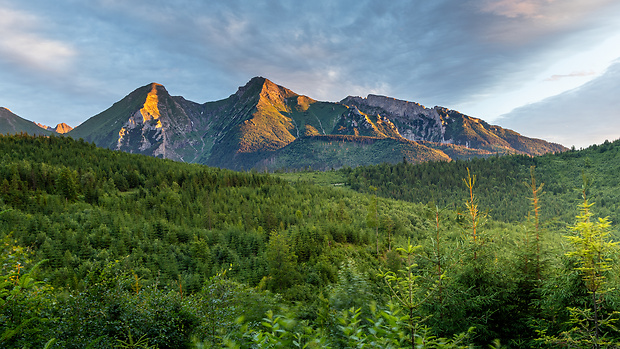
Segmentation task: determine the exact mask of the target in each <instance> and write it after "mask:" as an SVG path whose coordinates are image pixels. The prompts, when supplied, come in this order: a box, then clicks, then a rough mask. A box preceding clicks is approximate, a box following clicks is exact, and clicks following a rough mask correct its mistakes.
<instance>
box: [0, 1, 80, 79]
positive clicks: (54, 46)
mask: <svg viewBox="0 0 620 349" xmlns="http://www.w3.org/2000/svg"><path fill="white" fill-rule="evenodd" d="M0 18H2V21H0V60H4V61H10V62H12V63H13V64H15V65H17V66H22V67H25V68H28V69H32V68H34V69H37V70H41V71H47V72H59V71H61V70H63V69H64V68H66V67H67V66H68V64H69V63H71V61H72V60H73V58H74V57H75V56H76V54H77V52H76V50H75V49H74V48H73V47H72V46H71V45H69V44H67V43H65V42H62V41H59V40H54V39H50V38H47V37H45V35H44V34H43V33H42V32H44V31H45V27H46V24H45V21H44V20H43V19H42V18H40V17H37V16H35V15H32V14H29V13H26V12H22V11H16V10H11V9H7V8H0Z"/></svg>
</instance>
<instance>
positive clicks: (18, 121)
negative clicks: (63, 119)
mask: <svg viewBox="0 0 620 349" xmlns="http://www.w3.org/2000/svg"><path fill="white" fill-rule="evenodd" d="M17 133H27V134H29V135H33V136H35V135H43V136H45V135H50V134H52V132H51V131H49V130H47V129H44V128H42V127H39V126H38V125H37V124H35V123H34V122H32V121H28V120H26V119H24V118H21V117H19V116H17V115H15V114H14V113H13V112H12V111H10V110H9V109H7V108H3V107H0V134H5V135H8V134H17Z"/></svg>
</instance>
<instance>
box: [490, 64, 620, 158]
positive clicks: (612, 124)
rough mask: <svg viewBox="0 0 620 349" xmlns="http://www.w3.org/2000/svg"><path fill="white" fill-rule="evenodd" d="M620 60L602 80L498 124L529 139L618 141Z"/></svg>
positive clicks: (517, 112) (512, 114) (525, 109)
mask: <svg viewBox="0 0 620 349" xmlns="http://www.w3.org/2000/svg"><path fill="white" fill-rule="evenodd" d="M619 90H620V60H619V61H616V62H615V63H614V64H613V65H612V66H611V67H609V69H608V70H607V71H606V72H605V73H604V74H603V75H602V76H600V77H598V78H596V79H594V80H592V81H590V82H589V83H587V84H585V85H583V86H581V87H579V88H576V89H574V90H571V91H568V92H565V93H562V94H560V95H557V96H554V97H550V98H547V99H545V100H543V101H540V102H538V103H534V104H530V105H527V106H524V107H521V108H517V109H515V110H513V111H512V112H510V113H508V114H506V115H503V116H502V118H501V119H499V120H498V123H499V124H500V125H502V126H504V127H507V128H511V129H514V130H515V131H517V132H520V133H522V134H524V135H526V136H530V137H538V138H544V139H546V140H550V141H554V142H557V143H561V144H563V145H566V146H572V145H575V146H576V147H587V146H589V145H591V144H594V143H596V144H600V143H602V142H604V141H605V140H610V141H611V140H615V139H618V138H619V136H620V133H619V132H618V130H619V129H620V100H618V98H617V95H618V91H619Z"/></svg>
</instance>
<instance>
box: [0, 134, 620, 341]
mask: <svg viewBox="0 0 620 349" xmlns="http://www.w3.org/2000/svg"><path fill="white" fill-rule="evenodd" d="M617 146H618V145H617V144H616V143H613V144H609V145H607V146H606V147H608V148H606V150H605V151H602V152H599V153H598V154H601V155H600V156H601V157H605V159H607V160H606V166H610V167H613V166H616V165H615V164H616V163H617V160H616V157H615V155H614V154H616V152H617V151H616V150H617ZM591 151H593V150H592V149H588V150H586V152H591ZM597 151H598V150H597ZM0 154H1V155H0V157H1V158H2V159H1V160H2V161H1V162H0V238H1V239H2V240H1V241H0V242H1V245H0V249H2V254H1V260H0V262H1V263H0V265H1V268H2V269H1V274H0V275H1V277H0V319H2V321H0V346H1V347H8V348H22V347H26V348H43V347H47V348H84V347H90V348H111V347H120V348H146V347H157V348H186V347H196V348H205V347H206V348H209V347H241V348H251V347H258V348H277V347H282V348H291V347H306V348H310V347H320V348H324V347H331V348H350V347H359V348H374V347H382V348H383V347H384V348H401V347H405V348H406V347H426V348H458V347H467V346H476V347H488V346H489V345H493V346H494V347H499V346H500V345H501V346H502V347H509V348H519V347H522V348H529V347H558V346H560V347H561V346H566V347H605V346H611V345H614V343H616V342H617V341H618V339H619V334H618V333H617V332H616V331H615V328H614V326H613V325H614V322H615V320H616V319H617V311H618V310H619V309H618V304H619V301H620V298H619V297H618V296H619V295H618V292H617V291H616V290H617V288H618V287H617V286H618V282H619V280H618V273H617V272H616V270H617V266H616V262H617V253H616V249H617V247H616V245H615V243H614V242H613V239H612V235H611V234H612V233H613V231H614V228H613V227H612V226H610V223H609V221H608V220H606V219H602V220H598V219H597V218H596V216H600V215H598V214H594V213H596V212H598V210H599V209H600V207H601V205H600V204H598V203H597V204H596V205H594V206H593V204H592V202H593V201H592V200H591V197H594V198H595V199H596V200H597V201H598V199H599V198H600V194H598V193H603V192H604V190H603V189H601V188H604V187H601V185H600V183H601V182H600V181H597V182H595V183H594V184H591V183H588V180H587V178H588V177H587V176H586V181H585V182H584V183H583V185H582V184H581V183H579V182H575V185H573V186H571V187H570V188H568V189H567V191H570V198H571V199H570V200H566V201H562V196H557V197H556V196H554V200H553V201H552V202H549V201H546V200H548V197H549V196H552V195H555V191H554V190H553V188H555V186H558V185H560V186H563V185H566V186H570V185H569V184H565V182H564V179H563V177H560V178H559V179H558V180H557V181H556V182H553V181H552V177H553V172H552V171H551V170H549V171H545V174H544V175H543V174H541V171H540V168H542V167H544V166H542V165H541V166H540V167H537V168H535V169H534V168H532V167H531V166H530V165H531V163H530V162H528V161H529V160H531V159H528V158H523V157H512V158H506V160H502V159H504V158H494V159H489V160H486V161H479V160H475V161H469V162H463V163H453V164H436V165H431V164H428V165H416V166H413V165H408V164H400V165H394V166H395V167H381V166H378V167H370V168H361V169H356V170H344V171H345V172H344V173H345V175H346V178H348V182H349V184H350V187H351V188H352V189H356V190H361V191H368V192H369V193H367V194H364V193H356V192H354V191H352V190H343V189H342V188H340V187H337V188H333V187H330V186H317V185H314V184H312V183H309V182H307V181H303V180H295V181H291V182H288V181H286V180H283V179H280V178H279V177H274V176H270V175H266V174H258V173H252V172H249V173H239V172H233V171H227V170H220V169H213V168H207V167H204V166H198V165H188V164H182V163H175V162H172V161H167V160H161V159H154V158H149V157H145V156H135V155H131V154H126V153H120V152H113V151H109V150H104V149H99V148H96V147H95V146H93V145H92V144H88V143H85V142H82V141H73V140H71V139H68V138H57V137H49V138H33V137H30V136H23V135H22V136H19V135H18V136H2V137H0ZM569 154H574V158H575V159H582V155H581V154H582V153H581V152H574V153H569ZM587 154H590V153H587ZM589 157H590V159H591V160H590V168H591V169H593V170H596V169H598V168H599V166H602V165H599V163H598V161H599V158H598V155H597V156H593V154H591V155H589ZM543 159H547V158H543ZM571 159H572V158H571V157H568V156H567V155H563V154H562V155H557V156H556V157H553V156H549V157H548V160H544V161H549V163H553V164H555V166H557V168H560V167H562V166H567V167H570V168H571V169H572V168H575V167H576V168H579V167H578V166H581V165H575V164H579V162H576V163H574V164H573V165H572V167H571V164H570V162H571V161H572V160H571ZM501 161H507V162H508V163H514V164H515V165H514V169H515V172H513V173H514V174H515V176H516V175H518V177H515V178H514V180H515V182H518V183H519V184H518V186H519V189H515V190H514V191H504V188H505V187H507V186H508V185H505V186H504V185H495V187H496V189H497V190H496V191H493V190H491V189H488V185H489V184H488V182H491V183H509V182H507V181H506V180H504V181H500V180H499V179H495V178H496V177H494V176H491V175H490V174H491V173H493V171H494V170H496V169H498V168H501V167H498V164H500V163H501ZM532 161H539V160H538V158H536V159H534V160H532ZM541 161H542V160H541ZM564 163H566V164H564ZM386 166H387V165H386ZM425 166H426V167H425ZM433 166H438V168H441V169H442V170H441V171H438V172H437V176H439V177H440V178H444V177H441V176H442V175H441V173H445V174H452V175H453V176H454V178H455V179H454V182H455V184H454V190H451V189H450V190H443V189H444V187H442V188H441V190H439V189H437V190H436V191H434V192H435V193H437V194H436V195H435V196H434V197H433V198H434V200H433V202H432V203H430V204H429V203H428V202H429V201H431V200H422V202H424V204H421V203H413V202H407V201H403V200H396V199H392V198H386V197H381V195H385V196H387V195H386V194H385V190H386V189H385V188H384V187H382V186H380V185H377V186H376V187H378V189H376V190H375V188H372V187H370V184H375V182H370V181H371V180H374V179H373V177H372V176H370V175H368V176H366V177H364V176H363V175H361V174H363V173H371V172H372V171H374V172H372V173H379V178H381V177H380V176H381V175H383V176H384V180H383V181H381V180H380V179H379V180H377V182H376V183H378V184H381V183H384V182H385V179H386V174H385V173H382V172H381V171H382V169H385V168H389V169H390V171H397V172H398V171H401V173H402V174H401V175H398V176H393V177H389V178H390V181H389V182H387V183H391V184H388V185H387V188H392V190H393V192H394V193H397V192H399V191H400V192H405V191H406V190H413V189H412V187H411V185H410V184H408V183H406V182H403V183H402V184H399V183H396V182H395V180H396V178H403V179H405V178H410V177H409V176H407V175H404V174H406V173H416V171H423V170H424V169H430V168H432V167H433ZM441 166H445V167H441ZM450 166H452V167H450ZM487 166H488V168H487ZM618 166H620V163H619V164H618ZM489 168H490V169H489ZM548 168H552V167H548ZM468 169H469V170H468ZM517 169H518V170H517ZM364 171H367V172H364ZM500 173H501V172H500ZM554 173H555V174H556V175H558V176H566V174H565V173H564V172H562V171H560V170H558V171H556V172H554ZM487 174H488V175H487ZM499 177H502V178H507V177H508V176H499ZM576 177H577V179H575V181H578V180H579V179H580V178H582V177H581V176H580V175H579V174H577V175H576ZM356 178H357V179H359V178H366V181H367V182H363V181H359V180H356ZM425 178H426V179H428V180H431V179H433V178H434V177H433V176H432V175H429V176H428V177H425ZM541 178H544V181H545V183H546V184H545V186H544V188H546V189H548V191H550V192H552V193H553V194H549V193H546V194H543V190H542V189H541V185H540V182H541V180H540V179H541ZM590 178H591V177H590ZM464 180H465V181H464ZM571 180H572V179H571ZM457 182H458V187H459V188H460V191H461V193H462V196H458V198H457V197H456V196H451V195H454V193H456V188H457V184H456V183H457ZM522 182H527V183H528V186H524V185H522V184H521V183H522ZM422 183H423V182H420V184H419V186H420V187H422V186H423V185H422ZM441 183H442V185H443V184H444V183H447V180H445V179H442V180H441ZM554 183H555V184H554ZM558 183H559V184H558ZM597 183H599V184H597ZM429 184H431V185H430V186H429V187H431V188H432V187H433V185H432V184H433V183H429ZM515 186H516V184H515ZM575 187H577V188H580V190H576V191H573V188H575ZM416 188H417V187H416ZM491 188H493V187H491ZM549 188H551V189H549ZM416 190H417V189H416ZM442 192H444V193H445V195H446V196H445V197H443V196H441V195H439V194H440V193H442ZM378 194H381V195H378ZM459 195H461V194H459ZM567 195H568V194H567ZM605 195H610V196H609V197H610V198H611V197H612V196H613V193H609V194H605ZM577 199H578V201H577ZM442 200H443V201H442ZM450 200H454V201H453V202H451V201H450ZM412 201H413V200H412ZM508 201H509V202H511V203H512V204H515V203H516V204H518V206H519V210H520V211H517V212H520V214H521V215H522V217H521V218H520V219H517V218H516V217H515V218H513V219H506V221H511V222H510V223H505V222H501V221H499V220H496V218H497V217H498V216H500V215H498V213H499V212H501V211H500V210H501V209H503V207H506V209H510V210H511V213H510V214H515V213H514V212H512V211H514V210H513V209H512V208H511V207H514V206H510V205H508V204H506V205H505V206H502V204H501V203H502V202H508ZM610 201H611V200H610ZM488 202H490V203H491V204H487V203H488ZM553 202H555V204H553ZM440 203H449V204H443V205H441V204H440ZM569 206H571V208H570V211H571V214H572V216H573V217H574V216H575V215H578V217H577V218H571V219H570V220H569V221H568V222H567V224H565V223H562V222H561V221H559V220H555V221H554V220H551V218H553V217H564V215H565V213H564V212H563V211H562V212H560V213H559V214H558V213H553V211H552V212H551V213H550V212H549V210H550V207H551V208H553V209H557V210H560V209H562V210H563V209H564V208H565V207H569ZM603 207H605V208H606V209H609V207H613V206H610V205H609V204H606V205H603ZM490 208H492V209H493V210H492V211H491V216H489V215H488V214H486V213H487V211H488V210H489V209H490ZM528 216H529V218H527V217H528ZM550 217H551V218H550ZM549 222H551V223H552V224H548V223H549ZM567 237H568V238H567Z"/></svg>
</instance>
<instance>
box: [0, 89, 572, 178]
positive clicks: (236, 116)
mask: <svg viewBox="0 0 620 349" xmlns="http://www.w3.org/2000/svg"><path fill="white" fill-rule="evenodd" d="M18 132H26V133H29V134H41V135H50V134H53V133H65V132H66V135H68V136H71V137H73V138H75V139H78V138H83V139H84V140H85V141H88V142H93V143H95V144H96V145H97V146H99V147H105V148H110V149H115V150H121V151H125V152H130V153H140V154H146V155H150V156H156V157H163V158H168V159H172V160H177V161H184V162H194V163H201V164H206V165H210V166H216V167H225V168H231V169H237V170H247V169H251V168H256V169H268V170H276V169H282V168H286V169H293V168H307V167H311V168H314V169H329V168H340V167H343V166H352V167H355V166H359V165H369V164H377V163H382V162H391V163H395V162H400V161H403V160H405V161H408V162H421V161H450V160H452V159H463V158H471V157H487V156H491V155H494V154H529V155H541V154H544V153H549V152H561V151H564V150H566V148H565V147H563V146H562V145H559V144H554V143H549V142H546V141H544V140H540V139H533V138H528V137H524V136H522V135H520V134H518V133H516V132H514V131H511V130H508V129H503V128H501V127H499V126H494V125H490V124H488V123H486V122H485V121H483V120H481V119H478V118H474V117H471V116H467V115H464V114H462V113H459V112H458V111H455V110H450V109H447V108H443V107H434V108H426V107H424V106H422V105H420V104H418V103H414V102H408V101H403V100H398V99H394V98H390V97H385V96H378V95H368V96H367V97H366V98H362V97H352V96H349V97H347V98H345V99H343V100H342V101H340V102H321V101H316V100H314V99H312V98H310V97H307V96H303V95H299V94H297V93H295V92H293V91H291V90H289V89H287V88H285V87H282V86H279V85H277V84H275V83H273V82H271V81H270V80H268V79H265V78H263V77H255V78H253V79H251V80H250V81H249V82H248V83H247V84H246V85H244V86H242V87H239V89H238V90H237V92H236V93H234V94H232V95H230V97H228V98H226V99H223V100H219V101H214V102H207V103H203V104H199V103H196V102H192V101H189V100H186V99H185V98H183V97H181V96H171V95H170V94H169V93H168V91H167V90H166V89H165V87H164V86H163V85H160V84H156V83H151V84H148V85H146V86H142V87H140V88H138V89H136V90H135V91H133V92H131V93H130V94H129V95H127V96H126V97H125V98H123V99H122V100H120V101H118V102H117V103H115V104H114V105H112V106H111V107H109V108H108V109H106V110H105V111H103V112H101V113H99V114H97V115H95V116H93V117H91V118H89V119H88V120H86V121H85V122H83V123H82V124H80V125H79V126H77V127H75V128H74V129H70V128H68V126H67V125H64V124H60V125H58V126H57V127H56V128H51V127H46V126H44V127H40V126H38V125H37V124H35V123H33V122H31V121H27V120H25V119H22V118H20V117H19V116H17V115H15V114H13V113H11V112H10V110H8V109H6V108H0V133H18Z"/></svg>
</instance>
